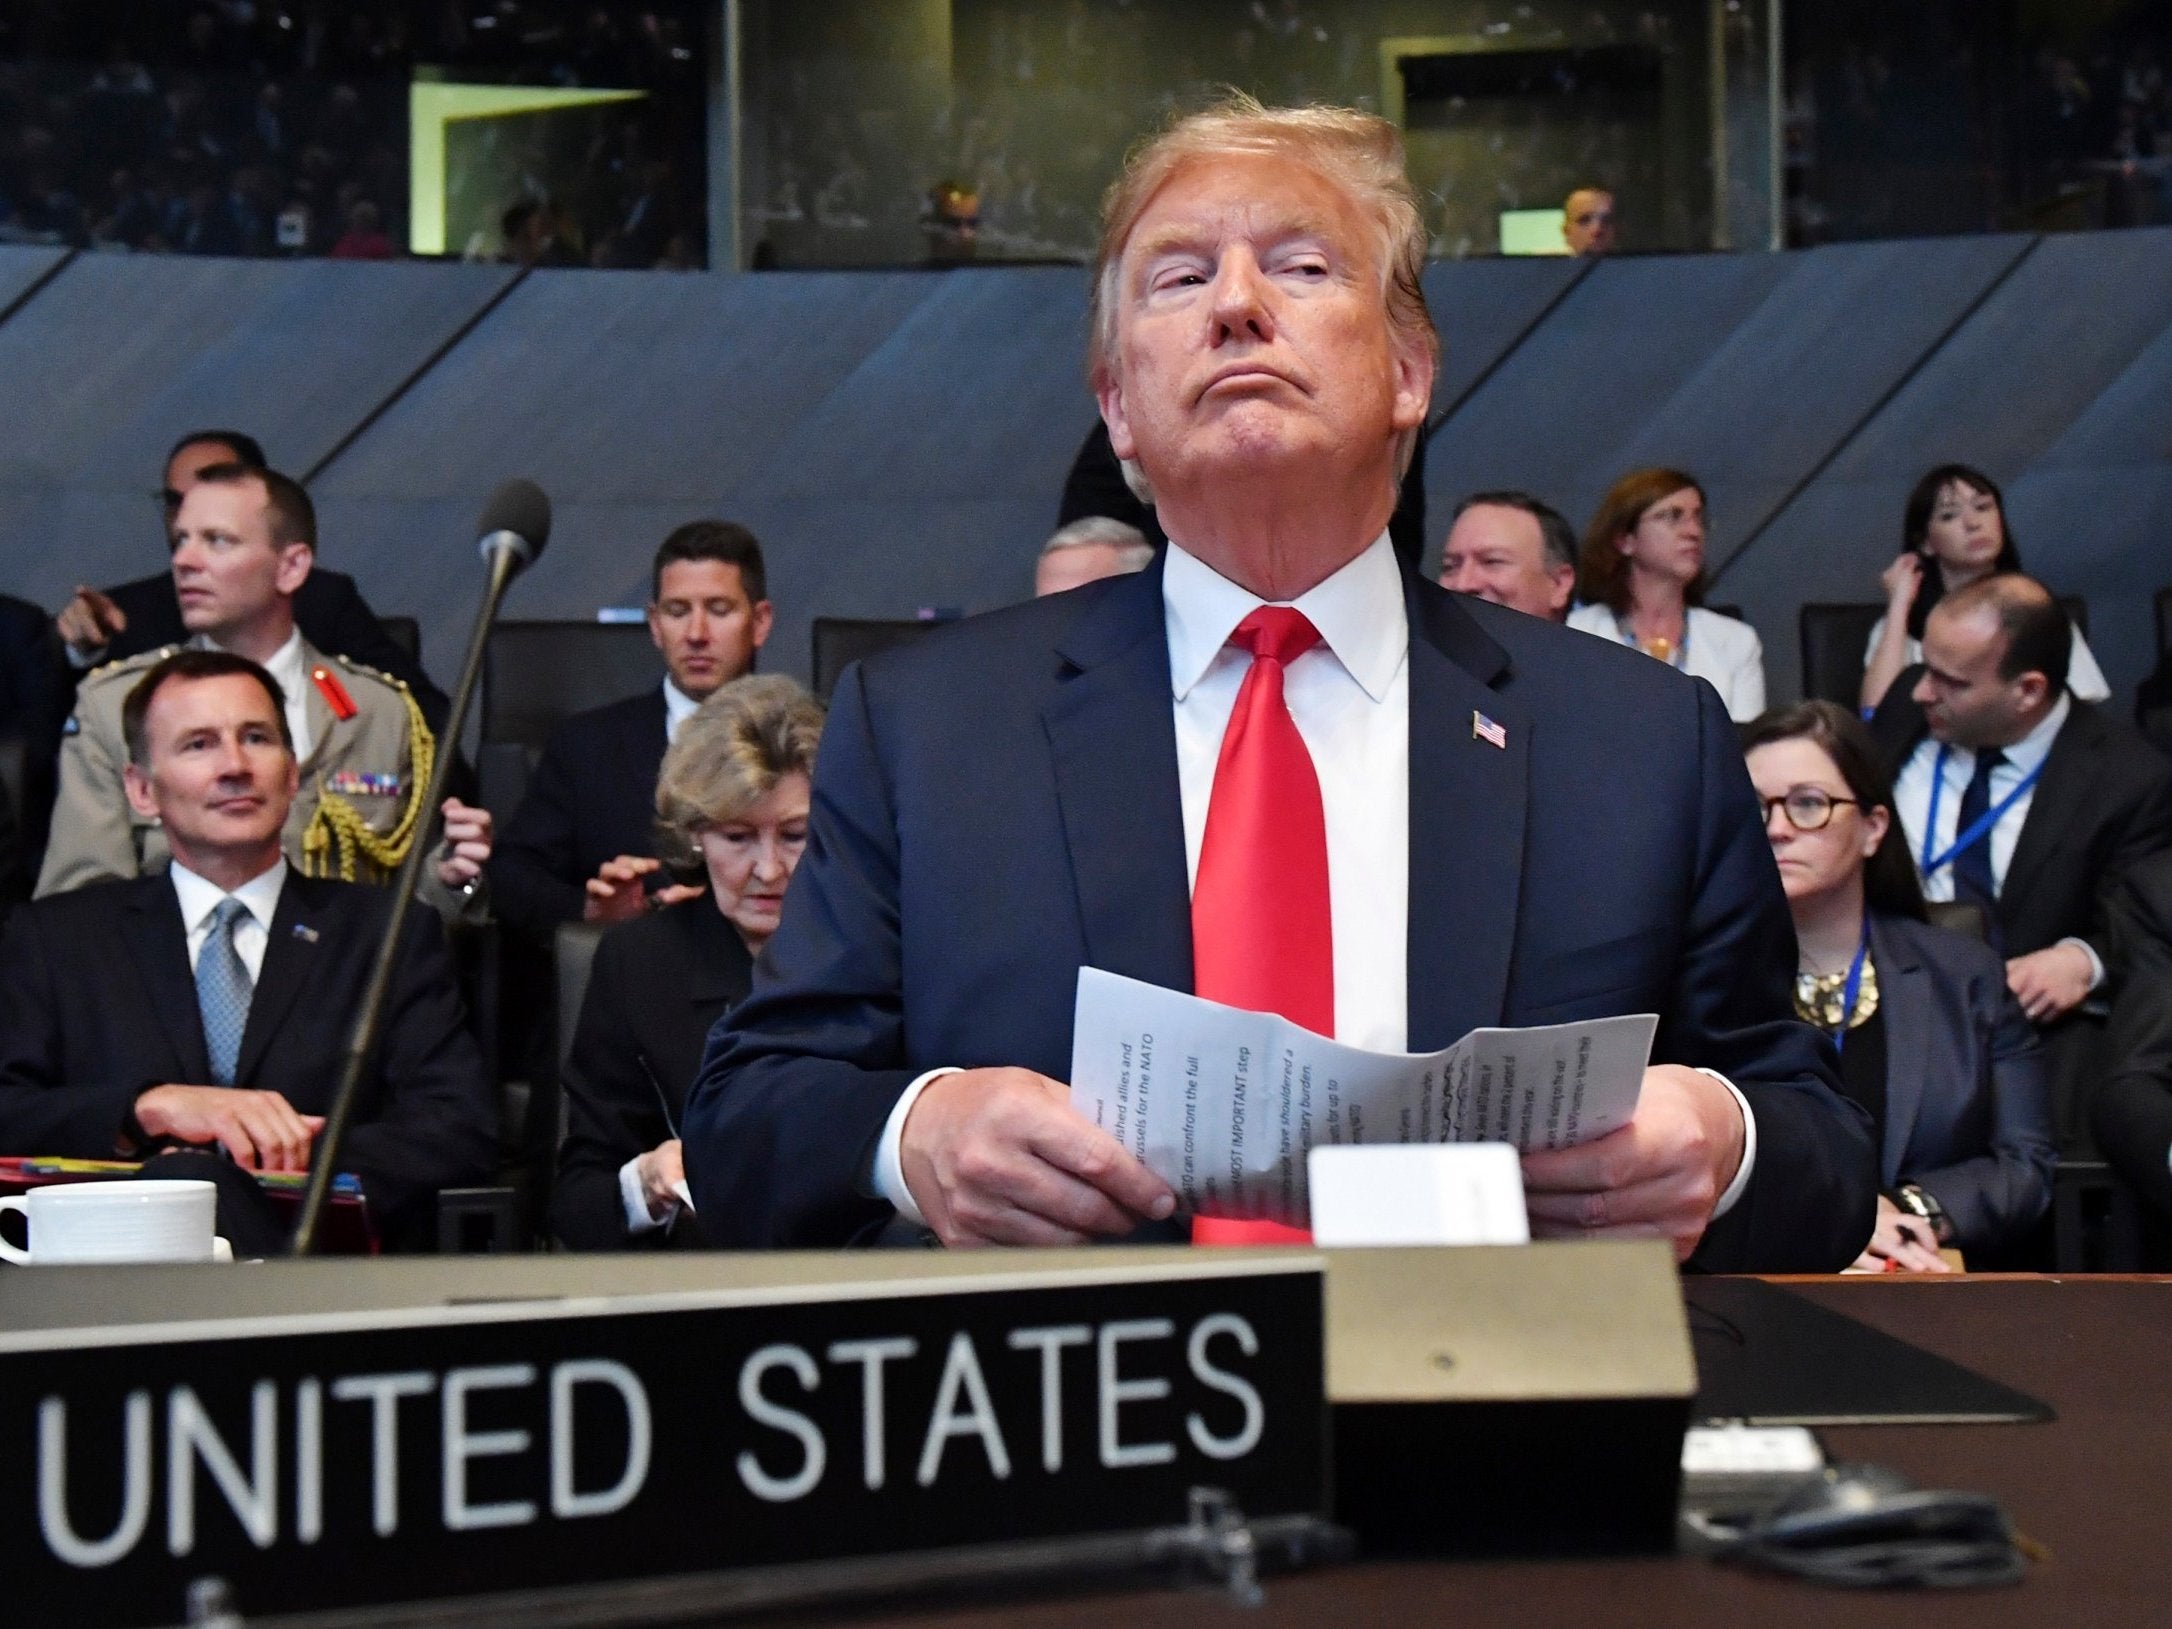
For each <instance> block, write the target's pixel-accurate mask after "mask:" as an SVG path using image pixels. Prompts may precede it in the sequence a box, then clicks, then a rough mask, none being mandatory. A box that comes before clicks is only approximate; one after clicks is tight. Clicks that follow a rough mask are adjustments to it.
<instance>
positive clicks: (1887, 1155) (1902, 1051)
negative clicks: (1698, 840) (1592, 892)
mask: <svg viewBox="0 0 2172 1629" xmlns="http://www.w3.org/2000/svg"><path fill="white" fill-rule="evenodd" d="M1743 750H1744V752H1745V753H1746V754H1747V756H1748V759H1749V768H1750V779H1751V781H1752V782H1753V783H1754V784H1755V785H1756V787H1757V796H1758V798H1759V799H1760V800H1761V801H1762V802H1763V804H1764V808H1765V835H1766V837H1767V838H1768V839H1769V840H1770V841H1771V843H1772V854H1773V859H1774V860H1775V861H1776V862H1777V863H1778V865H1779V868H1780V882H1781V886H1782V887H1783V888H1784V889H1785V890H1786V893H1787V904H1788V910H1789V912H1790V914H1791V915H1793V917H1794V919H1795V940H1796V954H1797V958H1798V960H1797V971H1796V975H1795V1011H1796V1013H1797V1015H1798V1016H1800V1017H1801V1018H1803V1019H1804V1020H1805V1021H1806V1022H1808V1023H1811V1024H1815V1025H1816V1026H1817V1027H1818V1028H1819V1029H1822V1030H1824V1031H1825V1032H1826V1033H1827V1034H1829V1035H1831V1036H1832V1038H1833V1044H1834V1046H1835V1047H1837V1048H1838V1049H1839V1052H1840V1078H1841V1090H1842V1091H1844V1092H1845V1093H1846V1094H1847V1095H1848V1097H1849V1098H1850V1099H1852V1100H1853V1101H1854V1102H1855V1103H1857V1104H1858V1105H1860V1106H1861V1108H1862V1109H1863V1110H1864V1112H1865V1113H1867V1114H1868V1115H1869V1116H1870V1120H1871V1133H1872V1142H1873V1144H1874V1145H1875V1146H1876V1147H1877V1148H1878V1150H1879V1165H1880V1171H1879V1175H1880V1186H1881V1187H1882V1188H1883V1190H1884V1191H1883V1193H1882V1194H1881V1195H1880V1196H1879V1199H1878V1219H1877V1227H1876V1230H1875V1231H1874V1232H1873V1233H1872V1234H1871V1238H1870V1243H1869V1244H1868V1246H1866V1247H1865V1249H1864V1252H1863V1255H1862V1258H1861V1259H1860V1260H1859V1261H1858V1262H1857V1264H1856V1265H1857V1266H1859V1267H1866V1268H1870V1269H1873V1270H1879V1271H1890V1270H1895V1269H1898V1270H1904V1271H1917V1272H1934V1273H1935V1272H1943V1271H1945V1270H1946V1267H1945V1263H1944V1261H1943V1260H1942V1259H1941V1258H1940V1256H1939V1254H1938V1249H1939V1247H1940V1246H1941V1245H1951V1246H1953V1247H1955V1248H1957V1249H1960V1250H1962V1251H1967V1252H1975V1253H1977V1254H1978V1256H1979V1257H1982V1256H1986V1255H1988V1256H1990V1257H1992V1258H1994V1259H1996V1258H1997V1256H1998V1255H1999V1253H2000V1252H2001V1251H2004V1250H2010V1249H2011V1248H2012V1247H2013V1246H2014V1245H2015V1244H2016V1243H2017V1242H2019V1241H2020V1240H2021V1239H2022V1238H2023V1237H2024V1236H2025V1235H2026V1234H2027V1232H2028V1231H2029V1229H2031V1228H2032V1227H2033V1226H2035V1224H2036V1223H2037V1222H2038V1221H2039V1220H2040V1219H2041V1218H2042V1217H2043V1214H2044V1211H2045V1209H2046V1208H2047V1207H2048V1206H2049V1205H2050V1203H2051V1178H2052V1171H2053V1168H2054V1166H2055V1165H2056V1164H2057V1154H2056V1152H2055V1150H2054V1149H2053V1146H2052V1140H2051V1101H2050V1087H2049V1085H2048V1082H2047V1080H2046V1076H2045V1071H2044V1062H2043V1058H2042V1055H2041V1053H2040V1052H2039V1051H2038V1048H2037V1042H2036V1034H2035V1031H2034V1030H2033V1029H2032V1028H2031V1027H2030V1025H2029V1021H2028V1019H2027V1018H2026V1017H2024V1016H2023V1014H2022V1011H2021V1008H2020V1005H2019V1004H2018V1003H2017V1002H2016V1001H2015V1000H2014V997H2013V994H2012V992H2011V991H2009V990H2008V989H2007V987H2006V966H2005V963H2004V962H2002V961H2001V960H2000V959H1999V957H1998V955H1997V954H1996V953H1995V952H1994V951H1993V950H1992V949H1991V947H1990V946H1988V945H1986V944H1984V943H1983V942H1982V941H1980V940H1977V939H1972V938H1970V937H1968V936H1967V935H1965V934H1959V933H1953V932H1949V931H1947V930H1946V929H1943V928H1935V927H1932V926H1931V925H1930V924H1929V923H1928V922H1926V921H1925V920H1924V910H1923V894H1922V890H1921V889H1920V888H1919V887H1918V885H1917V882H1916V873H1915V867H1914V866H1913V865H1911V864H1910V863H1909V859H1908V849H1907V843H1906V841H1905V840H1904V839H1902V838H1901V836H1900V829H1901V828H1900V820H1899V817H1898V816H1896V815H1895V813H1894V811H1893V785H1892V782H1891V781H1890V780H1889V779H1888V778H1887V777H1886V774H1885V772H1884V770H1883V769H1881V768H1880V767H1879V763H1878V755H1877V749H1876V748H1875V747H1874V746H1873V745H1872V744H1871V739H1870V732H1869V731H1868V730H1866V729H1865V728H1864V727H1863V724H1862V721H1861V720H1860V719H1858V718H1856V717H1855V716H1854V715H1853V714H1851V713H1849V712H1848V710H1847V709H1846V708H1844V707H1838V706H1835V705H1834V704H1833V703H1831V702H1829V701H1806V702H1803V703H1801V704H1799V705H1797V706H1794V707H1782V708H1777V709H1775V710H1774V711H1772V712H1770V713H1767V714H1766V715H1765V716H1764V717H1762V718H1760V719H1758V720H1757V721H1756V722H1755V723H1754V724H1751V725H1750V726H1749V727H1748V728H1747V729H1746V730H1744V731H1743ZM1889 839H1890V840H1889Z"/></svg>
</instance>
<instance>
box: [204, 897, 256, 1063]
mask: <svg viewBox="0 0 2172 1629" xmlns="http://www.w3.org/2000/svg"><path fill="white" fill-rule="evenodd" d="M248 913H249V908H248V906H246V905H244V904H242V902H241V901H240V900H238V899H233V898H227V899H222V900H220V901H219V903H218V907H217V909H215V910H214V911H212V913H211V931H210V932H209V933H208V934H206V935H205V936H204V948H203V949H202V950H199V951H198V952H197V953H196V1010H197V1011H198V1012H200V1013H201V1014H203V1019H204V1051H205V1054H206V1055H207V1056H208V1057H209V1058H210V1060H211V1080H212V1083H213V1084H214V1085H218V1086H231V1085H233V1084H234V1065H235V1064H236V1063H237V1062H238V1061H239V1060H240V1058H241V1032H242V1031H243V1030H245V1029H247V1028H248V1027H249V997H250V996H251V995H253V994H255V991H256V986H255V984H254V983H252V982H251V980H250V978H249V964H248V963H246V962H244V961H243V960H242V959H241V952H240V951H239V950H236V949H235V948H234V928H235V926H236V925H237V924H238V923H239V922H240V921H241V920H242V919H243V918H244V917H245V916H247V915H248Z"/></svg>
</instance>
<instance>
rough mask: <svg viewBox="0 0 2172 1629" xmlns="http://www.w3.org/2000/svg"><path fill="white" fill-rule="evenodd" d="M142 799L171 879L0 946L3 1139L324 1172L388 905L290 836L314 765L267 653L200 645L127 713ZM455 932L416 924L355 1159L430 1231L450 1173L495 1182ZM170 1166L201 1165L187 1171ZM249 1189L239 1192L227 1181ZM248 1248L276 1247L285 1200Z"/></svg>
mask: <svg viewBox="0 0 2172 1629" xmlns="http://www.w3.org/2000/svg"><path fill="white" fill-rule="evenodd" d="M119 718H120V729H121V731H122V733H123V734H124V736H125V738H126V741H127V747H128V761H127V764H126V767H125V768H124V769H123V771H122V777H123V783H124V786H125V789H126V794H127V797H128V801H129V804H130V806H131V807H132V808H133V809H134V810H135V812H136V813H137V815H138V816H139V817H140V818H141V819H142V820H144V821H146V822H155V823H156V824H157V826H158V828H159V829H160V831H161V832H162V833H163V836H164V843H165V845H166V847H167V848H169V849H170V851H171V855H172V863H171V865H170V866H169V867H168V868H167V870H166V872H165V874H163V875H161V874H157V873H147V874H145V875H142V876H137V877H133V878H131V879H129V880H126V881H114V882H103V883H98V884H94V885H92V886H90V887H85V888H79V889H75V890H73V891H72V892H68V893H64V894H59V895H55V896H53V897H50V898H46V899H41V900H38V901H36V902H34V903H32V904H30V905H28V906H25V907H23V908H22V909H21V910H19V911H17V912H16V913H15V915H14V916H13V917H12V918H11V919H10V921H9V923H8V926H7V933H6V938H5V942H4V944H0V1149H4V1150H5V1151H7V1152H10V1153H14V1154H50V1155H58V1156H65V1157H71V1158H82V1159H112V1158H115V1157H116V1156H119V1157H128V1158H145V1157H149V1156H151V1155H154V1154H156V1153H158V1152H159V1151H161V1150H163V1149H177V1150H180V1149H202V1150H207V1151H208V1150H224V1151H225V1153H226V1155H227V1156H229V1157H230V1158H231V1159H233V1160H234V1161H236V1162H238V1163H239V1164H241V1165H243V1166H250V1167H255V1168H257V1169H260V1170H266V1171H300V1170H306V1169H307V1168H308V1166H309V1162H310V1158H311V1154H312V1150H313V1147H314V1144H315V1141H316V1138H317V1134H318V1133H319V1132H320V1131H321V1130H322V1129H323V1125H324V1120H323V1115H324V1113H325V1111H326V1110H327V1109H328V1108H329V1107H330V1105H331V1097H332V1092H333V1089H334V1087H335V1086H336V1084H337V1082H338V1080H339V1078H340V1073H341V1063H342V1056H343V1053H344V1050H345V1047H346V1042H347V1037H348V1032H349V1029H350V1026H351V1025H352V1022H353V1018H354V1003H355V1001H356V999H357V998H358V997H359V995H360V993H361V990H362V987H363V985H364V984H365V982H366V981H367V978H368V975H369V970H370V966H371V963H372V961H373V959H374V957H375V954H376V950H377V944H378V940H379V937H380V934H381V931H382V928H383V923H384V913H385V911H386V909H387V908H388V907H389V904H390V901H389V898H388V896H387V895H386V893H385V892H384V890H382V889H377V888H364V887H358V886H354V885H351V884H347V883H342V882H336V881H330V880H327V879H322V878H315V877H308V876H304V875H302V874H301V873H300V872H298V871H296V870H294V869H293V868H292V867H291V866H290V865H289V864H288V861H287V858H286V856H285V855H284V854H283V853H282V851H281V833H282V831H283V830H284V828H285V827H286V825H287V814H288V809H289V807H290V806H291V805H292V804H293V802H294V801H295V798H296V795H297V793H298V791H299V790H300V785H301V779H300V774H299V771H298V769H297V767H296V763H295V756H294V750H293V746H292V742H291V739H290V737H289V733H288V731H289V726H288V713H287V707H286V698H285V696H284V695H283V694H282V693H281V691H280V688H279V685H278V682H277V681H276V680H274V679H273V678H272V677H271V675H270V674H269V673H267V672H265V671H264V669H263V668H261V667H260V666H258V665H257V664H256V663H254V662H251V661H249V660H247V659H246V658H244V657H241V656H236V655H231V654H229V653H227V652H224V651H216V650H183V651H178V652H175V653H173V654H170V655H168V656H165V657H163V658H161V659H160V660H159V661H157V662H156V663H154V664H152V665H151V666H150V667H149V668H148V669H147V670H145V671H144V672H142V673H140V674H138V675H137V676H135V677H134V678H133V679H132V681H131V683H130V685H129V688H128V692H127V694H126V696H125V698H124V699H123V700H122V702H121V704H120V708H119ZM456 992H457V984H456V982H455V980H454V977H453V971H452V966H451V963H450V961H449V959H448V958H447V955H446V950H445V942H444V935H443V930H442V929H441V928H440V927H439V925H438V923H437V921H436V920H435V919H434V918H433V917H432V916H431V915H430V913H428V912H417V913H415V914H414V915H413V916H412V917H411V919H410V920H409V922H408V924H407V927H406V930H405V937H404V938H403V940H402V942H401V946H400V950H399V954H398V961H397V962H396V964H395V968H394V973H393V979H392V985H391V990H390V995H389V1004H388V1007H387V1011H386V1022H385V1026H384V1039H383V1042H382V1045H381V1047H380V1050H379V1053H378V1055H377V1057H376V1058H375V1060H374V1061H373V1063H372V1065H371V1070H370V1073H369V1074H368V1075H367V1076H366V1077H365V1079H364V1083H363V1089H362V1096H361V1098H360V1100H359V1102H358V1104H357V1108H356V1114H355V1118H354V1121H353V1123H352V1126H351V1129H350V1131H349V1134H348V1137H347V1140H346V1143H345V1146H344V1147H343V1149H342V1150H341V1153H340V1158H339V1164H340V1167H341V1168H342V1169H343V1170H350V1171H353V1172H355V1173H356V1174H357V1175H359V1176H360V1178H361V1180H362V1185H363V1189H364V1191H365V1193H366V1194H367V1195H368V1198H369V1202H370V1205H371V1208H372V1211H373V1213H374V1215H375V1217H376V1219H377V1222H378V1224H379V1226H380V1227H381V1228H382V1229H384V1230H385V1231H386V1232H387V1233H388V1234H389V1235H391V1236H395V1237H400V1236H408V1237H412V1236H414V1235H416V1234H417V1233H418V1232H420V1231H422V1230H423V1229H424V1227H425V1224H426V1223H427V1221H428V1219H429V1210H430V1203H431V1200H432V1198H433V1196H434V1195H435V1193H436V1191H437V1190H438V1189H439V1188H442V1187H452V1186H459V1185H461V1184H465V1183H470V1182H475V1181H479V1180H481V1179H483V1178H484V1177H485V1176H487V1175H488V1173H489V1171H490V1168H491V1163H492V1158H493V1154H494V1125H493V1109H492V1104H491V1099H490V1092H489V1085H488V1082H487V1080H486V1079H485V1077H484V1072H483V1067H482V1061H481V1058H480V1056H479V1055H478V1053H477V1050H476V1047H475V1043H474V1040H473V1038H472V1037H471V1036H469V1034H468V1033H467V1031H466V1030H465V1028H464V1027H463V1026H462V1023H461V1013H460V1001H459V997H458V995H457V993H456ZM165 1174H172V1175H182V1174H198V1173H196V1172H194V1171H191V1172H187V1173H184V1172H182V1171H171V1172H167V1173H165ZM221 1187H222V1195H223V1196H224V1198H225V1199H231V1198H232V1185H231V1184H224V1183H222V1185H221ZM237 1221H238V1222H239V1224H240V1225H244V1226H250V1227H252V1228H253V1233H252V1234H251V1236H249V1237H246V1238H236V1239H235V1240H234V1243H235V1245H236V1247H237V1249H240V1250H243V1251H244V1252H247V1253H262V1252H264V1251H265V1250H267V1249H270V1248H276V1243H277V1229H276V1224H275V1223H274V1222H273V1221H272V1220H271V1219H270V1217H269V1213H268V1209H267V1211H266V1212H265V1213H264V1214H262V1215H258V1216H255V1217H253V1218H252V1217H250V1216H248V1215H246V1214H245V1215H244V1216H242V1217H240V1218H238V1219H237V1218H235V1217H233V1216H232V1215H231V1214H230V1212H228V1211H227V1210H225V1209H223V1208H222V1225H227V1226H233V1225H236V1223H237Z"/></svg>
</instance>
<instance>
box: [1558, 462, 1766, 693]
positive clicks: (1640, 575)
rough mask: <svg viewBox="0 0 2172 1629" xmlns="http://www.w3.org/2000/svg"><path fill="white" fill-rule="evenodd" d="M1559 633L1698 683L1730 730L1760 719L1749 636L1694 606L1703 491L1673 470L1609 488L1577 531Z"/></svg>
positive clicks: (1760, 675) (1699, 590) (1757, 666)
mask: <svg viewBox="0 0 2172 1629" xmlns="http://www.w3.org/2000/svg"><path fill="white" fill-rule="evenodd" d="M1576 592H1577V595H1578V597H1579V598H1580V599H1582V600H1583V601H1584V603H1583V604H1581V605H1579V606H1578V607H1577V608H1576V609H1575V610H1573V611H1571V612H1570V613H1569V626H1570V627H1572V628H1581V629H1583V631H1584V632H1586V633H1590V634H1597V635H1598V636H1599V637H1600V638H1602V639H1617V640H1619V641H1621V643H1623V644H1624V645H1630V646H1634V647H1635V648H1636V649H1638V650H1641V651H1643V652H1644V653H1645V655H1647V656H1654V657H1657V658H1658V659H1659V660H1660V661H1662V662H1667V663H1669V664H1671V665H1673V666H1675V667H1678V668H1680V669H1681V670H1682V671H1683V672H1684V673H1689V674H1694V675H1695V676H1696V677H1697V678H1700V679H1704V680H1707V681H1709V682H1710V683H1711V685H1712V688H1713V689H1715V690H1717V691H1718V692H1719V693H1720V700H1721V701H1723V702H1725V703H1726V704H1727V716H1728V717H1729V718H1731V719H1733V720H1734V721H1735V722H1736V723H1738V724H1740V723H1743V722H1745V721H1746V720H1749V719H1753V718H1755V717H1756V716H1757V715H1758V714H1759V713H1761V712H1763V711H1764V710H1765V647H1764V645H1763V644H1762V643H1761V642H1760V641H1759V640H1758V637H1757V630H1756V629H1755V628H1753V627H1751V626H1750V625H1749V624H1748V623H1747V622H1744V621H1742V620H1740V619H1739V618H1737V617H1730V616H1723V615H1721V614H1720V613H1719V612H1717V611H1708V610H1706V609H1705V607H1704V488H1703V487H1701V486H1699V485H1698V484H1697V478H1696V477H1695V476H1694V475H1685V474H1683V473H1682V471H1680V470H1678V469H1640V470H1636V471H1633V472H1632V473H1630V474H1628V475H1624V476H1623V477H1622V478H1621V479H1620V480H1618V481H1616V482H1615V483H1614V485H1613V487H1612V489H1611V490H1609V491H1608V493H1607V495H1606V497H1605V498H1604V499H1603V500H1602V501H1601V502H1600V504H1599V512H1598V513H1597V514H1596V515H1594V516H1593V517H1592V520H1591V525H1590V526H1589V527H1588V528H1587V529H1586V530H1585V532H1584V551H1583V554H1582V557H1581V558H1580V559H1579V561H1578V563H1577V571H1576Z"/></svg>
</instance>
